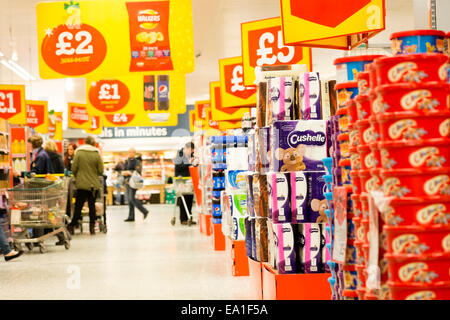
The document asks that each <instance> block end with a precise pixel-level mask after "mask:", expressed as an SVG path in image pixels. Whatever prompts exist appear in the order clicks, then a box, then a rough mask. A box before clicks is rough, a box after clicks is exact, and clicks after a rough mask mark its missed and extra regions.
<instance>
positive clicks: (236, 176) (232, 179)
mask: <svg viewBox="0 0 450 320" xmlns="http://www.w3.org/2000/svg"><path fill="white" fill-rule="evenodd" d="M245 172H246V171H245V170H225V190H226V191H227V193H228V194H231V193H232V192H235V191H245V188H246V175H245Z"/></svg>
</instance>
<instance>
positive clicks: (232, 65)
mask: <svg viewBox="0 0 450 320" xmlns="http://www.w3.org/2000/svg"><path fill="white" fill-rule="evenodd" d="M219 74H220V94H221V99H222V108H232V107H246V106H251V105H255V104H256V86H254V85H253V86H245V85H244V67H243V66H242V57H234V58H227V59H221V60H219Z"/></svg>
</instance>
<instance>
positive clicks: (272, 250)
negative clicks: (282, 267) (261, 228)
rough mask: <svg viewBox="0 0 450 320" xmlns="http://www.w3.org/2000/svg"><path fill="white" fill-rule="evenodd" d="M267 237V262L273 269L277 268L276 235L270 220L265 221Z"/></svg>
mask: <svg viewBox="0 0 450 320" xmlns="http://www.w3.org/2000/svg"><path fill="white" fill-rule="evenodd" d="M267 239H268V246H269V247H268V250H267V254H268V263H269V265H270V266H271V267H272V268H273V269H274V270H277V269H278V237H277V232H276V230H275V229H274V224H273V223H272V222H271V221H268V222H267Z"/></svg>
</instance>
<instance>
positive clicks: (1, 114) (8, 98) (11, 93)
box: [0, 85, 27, 124]
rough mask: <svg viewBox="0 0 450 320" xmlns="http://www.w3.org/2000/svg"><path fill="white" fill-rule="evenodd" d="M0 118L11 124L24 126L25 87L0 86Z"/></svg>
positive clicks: (25, 116) (25, 118)
mask: <svg viewBox="0 0 450 320" xmlns="http://www.w3.org/2000/svg"><path fill="white" fill-rule="evenodd" d="M0 118H2V119H6V120H8V121H9V123H11V124H26V123H27V114H26V105H25V86H22V85H0Z"/></svg>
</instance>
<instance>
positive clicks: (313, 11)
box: [280, 0, 386, 50]
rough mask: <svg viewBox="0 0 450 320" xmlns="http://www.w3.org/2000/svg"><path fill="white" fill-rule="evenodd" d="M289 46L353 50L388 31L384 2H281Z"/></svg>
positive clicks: (320, 0) (289, 0) (285, 33)
mask: <svg viewBox="0 0 450 320" xmlns="http://www.w3.org/2000/svg"><path fill="white" fill-rule="evenodd" d="M280 7H281V18H282V24H283V39H284V44H286V45H301V46H309V47H319V48H320V47H324V48H334V49H344V50H349V49H350V48H354V47H356V46H357V45H359V44H360V43H362V42H364V41H367V39H369V38H370V37H372V36H374V35H375V34H377V33H378V32H380V31H382V30H384V29H385V16H386V9H385V3H384V0H340V1H336V0H314V1H311V0H280Z"/></svg>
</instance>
